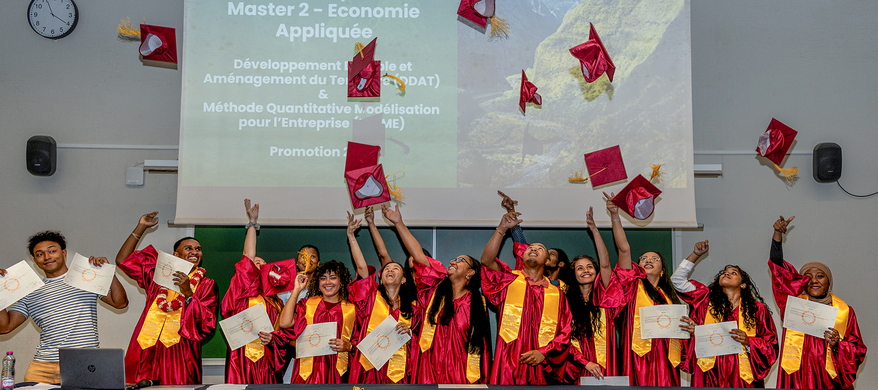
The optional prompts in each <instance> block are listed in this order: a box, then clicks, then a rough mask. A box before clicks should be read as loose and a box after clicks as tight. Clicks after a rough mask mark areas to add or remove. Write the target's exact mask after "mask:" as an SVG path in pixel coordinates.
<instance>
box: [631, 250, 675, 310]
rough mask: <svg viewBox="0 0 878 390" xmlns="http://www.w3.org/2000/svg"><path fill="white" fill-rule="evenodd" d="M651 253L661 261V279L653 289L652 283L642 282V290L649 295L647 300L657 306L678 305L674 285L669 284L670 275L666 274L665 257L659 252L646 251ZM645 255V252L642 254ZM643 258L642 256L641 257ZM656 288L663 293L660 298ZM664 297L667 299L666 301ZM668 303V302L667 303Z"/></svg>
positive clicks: (666, 262)
mask: <svg viewBox="0 0 878 390" xmlns="http://www.w3.org/2000/svg"><path fill="white" fill-rule="evenodd" d="M648 252H653V253H655V254H657V255H658V256H659V259H661V261H662V277H661V278H660V279H659V281H658V283H657V284H656V285H655V287H653V285H652V283H649V282H644V283H643V289H644V290H646V295H649V299H651V300H652V301H653V302H655V303H656V304H659V305H664V304H670V303H680V298H679V297H678V296H677V291H676V290H674V285H673V284H671V273H670V272H668V261H667V260H665V255H663V254H661V252H655V251H648ZM644 253H646V252H644ZM641 256H643V255H641ZM637 264H638V265H639V264H640V259H638V260H637ZM656 287H658V288H659V289H661V290H662V292H663V293H665V295H664V296H662V294H661V293H659V292H658V290H656ZM665 297H668V299H667V300H666V299H665ZM668 301H670V302H668Z"/></svg>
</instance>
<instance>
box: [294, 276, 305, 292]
mask: <svg viewBox="0 0 878 390" xmlns="http://www.w3.org/2000/svg"><path fill="white" fill-rule="evenodd" d="M307 287H308V275H305V274H298V275H296V281H295V282H293V290H298V291H300V292H301V291H302V290H304V289H305V288H307Z"/></svg>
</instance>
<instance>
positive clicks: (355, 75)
mask: <svg viewBox="0 0 878 390" xmlns="http://www.w3.org/2000/svg"><path fill="white" fill-rule="evenodd" d="M377 41H378V38H377V37H376V38H375V39H372V42H369V44H368V45H366V47H364V48H363V49H362V50H360V52H359V53H357V54H354V58H353V60H352V61H348V97H380V96H381V61H375V60H374V59H375V43H376V42H377Z"/></svg>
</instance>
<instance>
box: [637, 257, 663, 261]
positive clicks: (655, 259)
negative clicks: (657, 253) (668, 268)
mask: <svg viewBox="0 0 878 390" xmlns="http://www.w3.org/2000/svg"><path fill="white" fill-rule="evenodd" d="M644 261H645V262H650V263H660V262H661V261H662V259H660V258H658V257H646V256H641V257H640V263H643V262H644Z"/></svg>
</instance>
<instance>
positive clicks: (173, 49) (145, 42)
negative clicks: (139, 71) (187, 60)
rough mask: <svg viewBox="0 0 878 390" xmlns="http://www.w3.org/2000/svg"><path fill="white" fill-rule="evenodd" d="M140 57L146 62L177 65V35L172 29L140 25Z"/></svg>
mask: <svg viewBox="0 0 878 390" xmlns="http://www.w3.org/2000/svg"><path fill="white" fill-rule="evenodd" d="M140 55H142V56H143V59H144V60H149V61H160V62H170V63H172V64H176V63H177V34H176V32H175V31H174V29H173V28H171V27H161V26H150V25H148V24H141V25H140Z"/></svg>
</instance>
